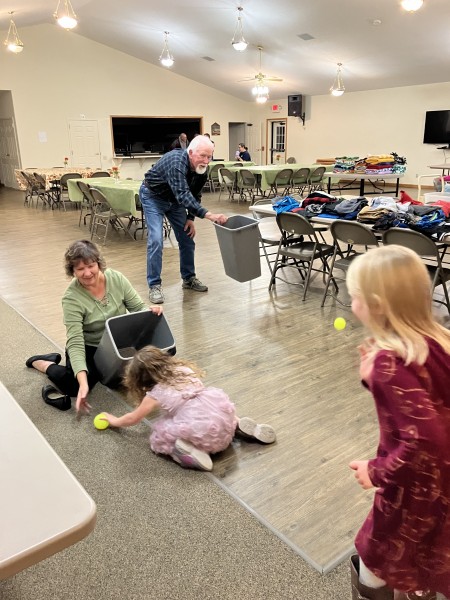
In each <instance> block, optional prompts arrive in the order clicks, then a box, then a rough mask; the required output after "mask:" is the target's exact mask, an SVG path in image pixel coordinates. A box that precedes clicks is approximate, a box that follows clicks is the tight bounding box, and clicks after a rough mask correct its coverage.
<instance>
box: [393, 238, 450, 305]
mask: <svg viewBox="0 0 450 600" xmlns="http://www.w3.org/2000/svg"><path fill="white" fill-rule="evenodd" d="M383 244H397V245H399V246H406V247H407V248H410V249H411V250H414V252H417V254H418V255H419V256H420V257H422V258H423V259H425V261H424V262H425V265H426V267H427V269H428V272H429V274H430V277H431V289H432V290H433V291H434V289H435V287H436V286H438V285H442V289H443V292H444V298H445V300H439V299H438V298H434V297H433V301H434V302H437V303H438V304H442V305H444V306H446V307H447V310H448V312H449V314H450V299H449V293H448V289H447V285H446V283H447V281H450V270H449V269H446V268H444V267H443V265H442V256H443V254H444V253H445V250H446V248H445V247H444V252H443V254H442V255H441V253H440V252H439V247H438V246H437V244H436V243H435V242H434V241H433V240H432V239H431V238H429V237H427V236H426V235H424V234H423V233H420V232H418V231H413V230H412V229H402V228H400V227H392V228H391V229H388V230H387V231H385V232H384V233H383ZM430 261H431V264H430Z"/></svg>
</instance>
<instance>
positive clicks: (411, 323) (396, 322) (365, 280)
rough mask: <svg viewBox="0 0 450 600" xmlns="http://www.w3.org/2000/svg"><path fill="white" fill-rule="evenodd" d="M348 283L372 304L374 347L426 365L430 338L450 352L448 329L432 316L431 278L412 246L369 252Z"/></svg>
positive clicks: (353, 267) (370, 325)
mask: <svg viewBox="0 0 450 600" xmlns="http://www.w3.org/2000/svg"><path fill="white" fill-rule="evenodd" d="M347 287H348V290H349V292H350V294H351V296H353V297H354V296H358V297H359V298H361V299H362V301H363V302H364V303H365V304H366V306H367V307H368V311H369V322H368V324H367V325H368V328H369V329H370V331H371V334H372V337H373V339H374V346H375V348H378V349H385V350H393V351H395V352H396V353H397V354H398V355H399V356H401V357H402V358H403V359H404V361H405V363H406V364H409V363H411V362H417V363H419V364H423V363H424V362H425V360H426V359H427V356H428V344H427V341H426V339H425V338H427V337H428V338H431V339H433V340H435V341H436V342H437V343H438V344H440V345H441V346H442V347H443V349H444V350H445V351H446V352H448V353H449V354H450V331H448V330H447V329H445V328H444V327H442V326H441V325H439V323H438V322H437V321H436V319H435V318H434V317H433V314H432V290H431V280H430V277H429V275H428V271H427V268H426V267H425V265H424V263H423V261H422V259H421V258H420V257H419V256H418V255H417V254H416V253H415V252H414V251H413V250H410V249H409V248H405V247H403V246H397V245H388V246H381V247H379V248H374V249H372V250H369V251H368V252H366V253H365V254H363V255H362V256H360V257H358V258H357V259H355V260H354V261H353V263H352V264H351V266H350V268H349V270H348V272H347Z"/></svg>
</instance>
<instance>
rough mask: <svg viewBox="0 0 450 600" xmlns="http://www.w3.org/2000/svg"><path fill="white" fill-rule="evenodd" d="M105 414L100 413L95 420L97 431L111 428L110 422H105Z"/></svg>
mask: <svg viewBox="0 0 450 600" xmlns="http://www.w3.org/2000/svg"><path fill="white" fill-rule="evenodd" d="M104 416H105V414H104V413H100V414H99V415H97V416H96V417H95V419H94V427H95V428H96V429H106V428H107V427H109V423H108V421H104V420H103V418H104Z"/></svg>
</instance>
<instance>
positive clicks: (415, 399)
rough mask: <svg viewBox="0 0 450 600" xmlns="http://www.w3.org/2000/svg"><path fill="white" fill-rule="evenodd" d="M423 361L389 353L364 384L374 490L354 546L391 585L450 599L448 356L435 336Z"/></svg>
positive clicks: (380, 358)
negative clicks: (372, 429)
mask: <svg viewBox="0 0 450 600" xmlns="http://www.w3.org/2000/svg"><path fill="white" fill-rule="evenodd" d="M429 348H430V353H429V356H428V359H427V361H426V362H425V364H424V365H422V366H419V365H417V364H414V363H413V364H410V365H408V366H406V365H405V363H404V362H403V360H402V359H401V358H399V357H398V356H397V355H396V354H395V353H393V352H391V351H385V350H381V351H380V352H378V354H377V355H376V357H375V360H374V367H373V371H372V374H371V377H370V381H367V382H366V383H367V385H368V387H369V389H370V391H371V392H372V394H373V397H374V400H375V404H376V408H377V413H378V421H379V425H380V440H379V446H378V450H377V457H376V458H375V459H373V460H370V461H369V477H370V479H371V480H372V483H373V484H374V486H376V487H377V488H378V489H377V490H376V493H375V498H374V503H373V507H372V510H371V511H370V513H369V515H368V517H367V519H366V520H365V522H364V524H363V526H362V527H361V529H360V531H359V532H358V534H357V536H356V540H355V546H356V548H357V550H358V553H359V555H360V556H361V558H362V560H363V562H364V564H365V565H366V566H367V568H368V569H369V570H370V571H372V572H373V573H374V574H375V575H377V576H378V577H380V578H381V579H383V580H384V581H386V583H387V585H388V586H389V587H391V588H396V589H398V590H402V591H417V590H427V589H431V590H433V591H436V592H441V593H443V594H444V595H446V596H449V597H450V355H449V354H447V353H446V352H444V350H443V349H442V348H441V347H440V346H439V345H438V344H437V343H436V342H434V341H432V340H430V341H429Z"/></svg>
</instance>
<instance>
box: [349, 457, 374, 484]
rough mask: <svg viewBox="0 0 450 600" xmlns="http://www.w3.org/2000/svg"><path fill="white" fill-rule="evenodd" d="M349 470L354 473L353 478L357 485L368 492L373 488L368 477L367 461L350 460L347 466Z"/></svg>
mask: <svg viewBox="0 0 450 600" xmlns="http://www.w3.org/2000/svg"><path fill="white" fill-rule="evenodd" d="M348 466H349V467H350V469H353V470H354V471H355V478H356V481H357V482H358V483H359V485H360V486H361V487H362V488H363V489H365V490H368V489H370V488H372V487H374V485H373V483H372V482H371V480H370V477H369V461H368V460H352V462H351V463H350V464H349V465H348Z"/></svg>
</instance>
